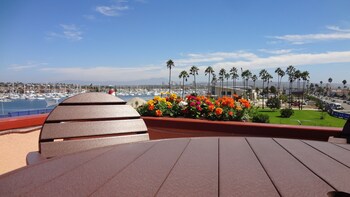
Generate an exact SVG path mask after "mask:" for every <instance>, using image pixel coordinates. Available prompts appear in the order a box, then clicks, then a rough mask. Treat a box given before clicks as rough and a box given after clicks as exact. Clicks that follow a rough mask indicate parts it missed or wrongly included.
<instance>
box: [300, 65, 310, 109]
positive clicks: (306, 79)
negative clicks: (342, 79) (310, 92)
mask: <svg viewBox="0 0 350 197" xmlns="http://www.w3.org/2000/svg"><path fill="white" fill-rule="evenodd" d="M300 77H301V78H302V79H303V94H302V98H301V100H302V101H304V90H305V82H306V81H309V80H308V79H309V78H310V76H309V72H308V71H304V72H302V73H301V74H300ZM300 109H301V110H303V105H300Z"/></svg>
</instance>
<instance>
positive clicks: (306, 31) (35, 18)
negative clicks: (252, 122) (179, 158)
mask: <svg viewBox="0 0 350 197" xmlns="http://www.w3.org/2000/svg"><path fill="white" fill-rule="evenodd" d="M349 8H350V1H348V0H308V1H305V0H293V1H287V0H280V1H275V0H274V1H272V0H264V1H260V0H256V1H249V0H244V1H243V0H218V1H214V0H212V1H209V0H191V1H189V0H105V1H103V0H90V1H86V0H74V1H71V0H60V1H54V0H26V1H23V0H4V1H0V26H1V28H0V35H1V36H0V43H1V44H0V81H5V82H7V81H8V82H13V81H22V82H57V81H63V80H81V81H89V82H93V83H98V82H101V81H132V80H137V79H150V78H165V79H167V77H168V70H167V69H166V61H167V60H168V59H172V60H173V61H174V63H175V68H174V69H173V71H172V73H173V77H172V79H173V81H177V82H178V81H180V79H179V78H178V75H179V73H180V72H181V71H182V70H187V71H188V70H189V68H190V66H192V65H196V66H197V67H199V69H200V71H199V72H200V73H199V76H198V78H199V80H200V81H205V80H206V77H205V75H204V70H205V68H206V67H207V66H209V65H210V66H213V67H214V69H215V71H216V72H217V73H218V72H219V70H220V68H226V70H229V69H230V68H231V67H232V66H235V67H237V68H241V67H242V68H243V69H250V70H251V71H252V72H253V73H254V74H258V72H259V71H260V70H261V69H263V68H265V69H267V70H268V71H269V72H270V73H271V74H273V76H274V80H277V79H276V78H277V77H276V76H275V74H274V70H275V69H276V68H277V67H281V68H283V69H285V68H286V67H287V66H288V65H293V66H295V67H296V68H297V69H300V70H301V71H304V70H307V71H309V72H310V77H311V78H310V80H311V81H312V82H319V81H321V80H322V81H323V82H326V81H327V80H328V78H329V77H332V78H333V82H335V83H341V81H342V80H343V79H345V80H347V81H348V82H349V83H350V78H349V73H350V12H349ZM285 80H286V78H285ZM165 82H166V81H165Z"/></svg>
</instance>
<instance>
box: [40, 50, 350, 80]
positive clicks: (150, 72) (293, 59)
mask: <svg viewBox="0 0 350 197" xmlns="http://www.w3.org/2000/svg"><path fill="white" fill-rule="evenodd" d="M187 56H188V59H183V62H186V63H189V62H190V63H193V62H194V60H193V59H192V58H193V57H195V58H196V59H195V60H196V62H197V63H198V64H195V65H196V66H197V67H198V68H199V69H200V73H201V74H200V75H201V76H199V79H204V70H205V68H206V67H207V66H208V65H211V66H213V68H214V69H215V70H216V71H219V70H220V69H221V68H225V69H226V70H229V69H231V68H232V67H233V66H235V67H237V68H241V67H242V68H243V69H251V70H258V69H262V68H264V69H268V68H277V67H287V66H288V65H293V66H305V65H312V66H318V65H320V64H329V63H332V64H333V63H350V51H330V52H324V53H299V54H297V53H289V54H279V55H274V54H273V55H270V56H268V57H259V56H257V55H255V54H253V53H244V52H232V53H227V52H216V53H209V54H200V53H197V54H188V55H187ZM209 57H210V58H213V59H215V58H217V59H220V60H219V61H216V60H215V61H214V62H209V61H208V58H209ZM173 61H174V63H175V67H174V68H173V69H172V80H173V81H176V80H178V74H179V73H180V72H181V71H182V70H187V71H188V69H189V68H190V66H191V65H192V64H187V65H185V64H181V62H179V61H177V60H173ZM163 62H165V61H163ZM39 71H41V72H45V73H47V74H46V75H49V73H51V74H54V76H56V77H57V78H59V79H60V80H71V79H75V80H83V81H133V80H143V79H151V78H167V77H168V74H169V70H168V69H166V66H165V63H164V64H162V65H148V66H142V67H127V68H125V67H124V68H119V67H115V66H114V67H112V66H98V67H92V68H84V67H68V68H62V67H54V68H52V67H51V68H50V67H46V68H41V69H39ZM189 80H190V81H191V80H192V79H189Z"/></svg>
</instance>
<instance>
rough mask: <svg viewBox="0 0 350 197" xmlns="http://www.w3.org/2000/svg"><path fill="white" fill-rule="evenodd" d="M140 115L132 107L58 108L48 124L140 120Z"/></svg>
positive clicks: (48, 119)
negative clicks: (121, 119)
mask: <svg viewBox="0 0 350 197" xmlns="http://www.w3.org/2000/svg"><path fill="white" fill-rule="evenodd" d="M138 117H140V114H139V113H138V112H137V111H136V110H135V109H134V108H132V107H131V106H130V105H89V106H84V105H80V106H79V105H78V106H75V105H74V106H57V107H56V108H55V110H53V111H52V112H51V113H50V116H49V117H48V118H47V120H46V122H60V121H75V120H102V119H118V118H119V119H120V118H124V119H126V118H138Z"/></svg>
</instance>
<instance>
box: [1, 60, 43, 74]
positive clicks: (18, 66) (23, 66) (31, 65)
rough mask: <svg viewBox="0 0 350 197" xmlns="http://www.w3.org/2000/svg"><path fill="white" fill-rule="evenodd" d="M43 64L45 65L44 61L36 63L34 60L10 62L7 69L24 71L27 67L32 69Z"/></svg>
mask: <svg viewBox="0 0 350 197" xmlns="http://www.w3.org/2000/svg"><path fill="white" fill-rule="evenodd" d="M43 65H47V64H46V63H36V62H31V61H29V62H27V63H25V64H12V65H10V66H8V68H7V69H8V70H11V71H15V72H20V71H24V70H27V69H33V68H37V67H39V66H43Z"/></svg>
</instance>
